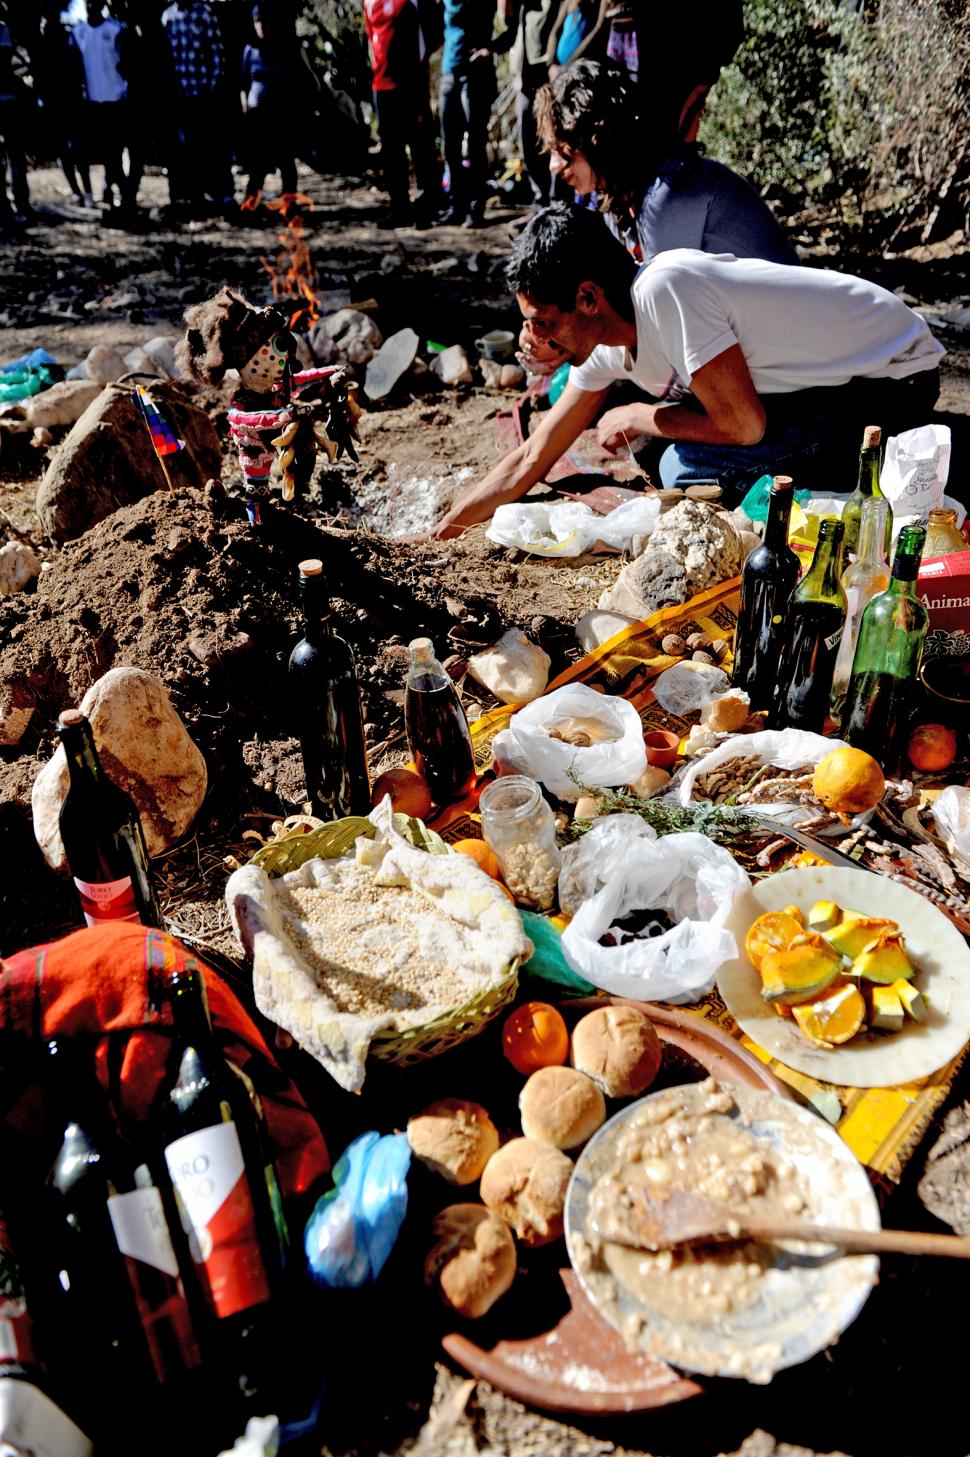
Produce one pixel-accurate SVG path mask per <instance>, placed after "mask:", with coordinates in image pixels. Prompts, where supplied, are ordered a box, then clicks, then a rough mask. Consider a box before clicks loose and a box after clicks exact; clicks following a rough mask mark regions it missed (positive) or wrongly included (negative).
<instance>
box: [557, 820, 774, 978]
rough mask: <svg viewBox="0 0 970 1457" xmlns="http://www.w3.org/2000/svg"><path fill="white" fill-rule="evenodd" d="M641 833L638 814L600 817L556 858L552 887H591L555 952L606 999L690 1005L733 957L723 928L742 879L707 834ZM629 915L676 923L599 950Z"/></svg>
mask: <svg viewBox="0 0 970 1457" xmlns="http://www.w3.org/2000/svg"><path fill="white" fill-rule="evenodd" d="M648 828H649V827H648V826H644V824H643V821H642V820H640V818H639V817H638V816H637V815H608V816H607V817H606V818H605V819H601V820H597V821H596V823H595V824H594V825H593V826H592V828H591V829H590V830H589V831H588V832H587V833H586V834H585V835H584V836H583V838H582V840H580V841H579V843H578V844H577V845H574V846H571V847H570V848H569V849H568V850H566V851H565V852H564V854H563V869H562V875H561V877H560V885H562V881H563V878H565V879H566V882H567V888H568V886H569V885H570V884H571V885H573V886H574V887H575V886H579V885H581V884H582V883H583V881H584V879H585V880H587V881H589V882H590V883H591V885H593V886H598V887H599V888H598V889H597V890H596V891H595V894H593V895H592V896H591V897H590V898H589V899H588V900H584V901H583V902H582V904H581V905H580V906H579V908H578V910H577V911H576V914H575V915H574V917H573V919H572V921H571V922H570V923H569V925H568V926H567V927H566V930H565V931H564V932H563V937H562V950H563V955H564V956H565V958H566V960H567V961H568V963H569V965H570V966H571V967H572V968H573V970H574V971H578V972H579V973H580V974H581V975H582V976H584V977H586V979H587V980H588V981H591V982H593V984H594V985H595V986H598V987H600V988H601V989H602V990H603V991H605V992H612V993H613V994H614V996H622V997H633V998H635V999H636V1000H637V1001H667V1002H693V1001H697V1000H698V998H700V997H702V996H703V995H704V994H705V992H708V991H709V990H710V988H711V987H712V986H713V984H714V977H715V975H716V973H717V970H718V968H719V967H720V966H721V965H722V963H723V962H725V961H730V960H733V958H734V957H736V956H737V954H738V946H737V942H736V941H735V939H734V935H733V934H732V932H730V931H726V930H725V929H724V923H725V921H726V920H727V918H728V916H729V915H730V913H731V909H732V907H733V905H734V903H735V901H736V900H737V898H738V896H740V895H743V894H744V892H745V891H746V890H748V889H749V887H750V881H749V880H748V877H747V876H746V875H745V873H744V871H743V870H742V869H741V867H740V865H738V864H737V862H736V861H735V860H734V859H732V857H731V856H730V855H729V854H728V852H727V850H725V849H723V847H722V846H720V845H715V844H714V842H713V841H712V840H709V839H708V838H707V836H706V835H696V834H678V835H664V836H663V837H662V838H661V839H657V838H651V836H650V835H648V834H644V833H643V832H644V829H648ZM567 893H568V892H567ZM634 910H661V911H666V913H667V915H669V916H670V918H671V920H672V921H673V922H674V926H673V928H672V930H670V931H667V932H665V933H664V935H662V936H656V937H652V938H650V939H649V940H642V941H628V942H627V943H626V945H625V946H601V945H600V944H599V940H600V937H601V936H603V935H604V934H605V933H606V932H607V931H609V929H610V927H611V926H613V925H614V923H615V922H616V921H617V920H619V919H621V918H622V917H623V916H626V915H628V914H629V913H630V912H631V911H634Z"/></svg>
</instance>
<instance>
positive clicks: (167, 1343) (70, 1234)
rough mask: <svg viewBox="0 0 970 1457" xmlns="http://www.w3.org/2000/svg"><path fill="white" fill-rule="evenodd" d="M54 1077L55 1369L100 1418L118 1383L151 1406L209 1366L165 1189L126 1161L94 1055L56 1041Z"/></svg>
mask: <svg viewBox="0 0 970 1457" xmlns="http://www.w3.org/2000/svg"><path fill="white" fill-rule="evenodd" d="M45 1071H46V1074H47V1076H46V1080H45V1081H46V1084H47V1086H48V1087H49V1089H50V1091H51V1092H52V1094H53V1102H54V1105H55V1108H56V1110H57V1122H58V1123H59V1125H60V1127H61V1128H62V1130H63V1132H62V1136H61V1146H60V1149H59V1150H58V1153H57V1157H56V1158H55V1160H54V1165H53V1168H52V1169H51V1172H50V1175H49V1177H48V1184H47V1187H48V1199H47V1205H48V1208H47V1216H48V1225H49V1252H48V1259H49V1261H50V1264H51V1268H52V1275H53V1279H52V1281H51V1283H52V1285H53V1286H54V1287H55V1292H56V1301H55V1302H54V1307H53V1308H54V1309H55V1310H56V1312H57V1320H56V1321H52V1322H50V1324H51V1325H52V1326H56V1344H57V1347H58V1348H59V1354H60V1360H59V1362H58V1366H59V1369H71V1370H72V1373H73V1374H72V1384H73V1386H74V1388H75V1389H76V1390H83V1389H85V1388H88V1387H89V1388H90V1393H91V1400H92V1403H93V1406H94V1411H95V1413H97V1411H98V1409H99V1408H98V1403H97V1401H96V1400H95V1398H96V1396H97V1393H99V1392H100V1393H101V1394H102V1397H103V1393H104V1392H105V1391H106V1390H110V1389H113V1388H114V1387H115V1386H116V1385H119V1386H121V1385H123V1388H124V1392H125V1397H126V1399H128V1400H131V1401H135V1400H141V1399H145V1400H146V1401H151V1400H152V1399H153V1393H154V1392H156V1391H157V1389H158V1388H159V1387H160V1386H162V1385H166V1384H168V1383H172V1382H177V1381H181V1379H182V1378H183V1377H184V1376H185V1374H186V1373H187V1372H188V1371H191V1370H192V1369H193V1368H194V1367H196V1366H198V1364H199V1360H200V1356H199V1349H198V1345H197V1343H196V1340H195V1336H194V1334H193V1330H192V1323H191V1319H190V1316H189V1311H188V1306H187V1304H186V1300H185V1295H184V1292H183V1288H182V1283H181V1280H180V1277H179V1270H178V1265H177V1262H176V1259H175V1254H174V1251H173V1248H172V1241H171V1238H170V1236H169V1231H168V1225H167V1222H166V1220H165V1215H164V1212H163V1209H162V1201H161V1198H160V1196H159V1191H158V1189H157V1188H156V1186H155V1184H154V1183H153V1181H152V1180H151V1177H150V1175H149V1174H148V1171H147V1169H146V1168H145V1167H144V1166H143V1165H142V1166H139V1167H137V1168H136V1167H133V1164H132V1161H131V1160H129V1158H128V1156H127V1151H126V1150H125V1149H124V1147H123V1146H122V1144H121V1142H120V1140H119V1138H118V1135H117V1132H116V1130H115V1127H114V1122H113V1119H112V1116H111V1112H110V1109H109V1106H108V1102H107V1099H106V1097H105V1095H104V1093H103V1092H102V1089H101V1087H100V1084H99V1083H98V1081H97V1079H96V1077H95V1075H94V1072H93V1069H92V1067H91V1065H90V1063H89V1061H88V1059H87V1057H86V1055H85V1053H84V1052H83V1051H82V1050H81V1049H80V1048H79V1047H77V1046H76V1045H74V1044H72V1043H71V1041H70V1040H69V1039H66V1038H56V1039H53V1040H52V1041H50V1042H49V1043H48V1044H47V1066H46V1069H45ZM95 1435H98V1433H97V1432H96V1433H95Z"/></svg>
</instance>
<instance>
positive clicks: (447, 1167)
mask: <svg viewBox="0 0 970 1457" xmlns="http://www.w3.org/2000/svg"><path fill="white" fill-rule="evenodd" d="M408 1143H409V1144H410V1145H411V1151H412V1153H413V1154H414V1155H415V1157H416V1158H419V1159H420V1160H421V1162H422V1163H423V1164H427V1165H428V1168H429V1169H434V1170H435V1172H436V1173H438V1174H443V1175H444V1177H445V1178H446V1179H447V1180H448V1182H449V1184H473V1183H474V1182H475V1180H476V1179H478V1178H480V1177H481V1173H482V1169H483V1168H484V1167H485V1165H486V1164H487V1163H488V1161H489V1159H490V1158H491V1157H492V1154H493V1153H494V1152H495V1150H496V1149H497V1148H498V1132H497V1130H496V1127H495V1124H494V1123H493V1122H492V1120H491V1118H489V1116H488V1114H487V1113H486V1111H485V1109H484V1108H483V1107H482V1106H481V1104H480V1103H468V1102H466V1101H465V1100H464V1099H462V1098H440V1099H439V1100H438V1101H437V1102H436V1103H432V1104H430V1106H429V1107H427V1108H425V1110H424V1112H423V1113H419V1114H418V1115H417V1117H416V1118H412V1119H411V1120H410V1121H409V1123H408Z"/></svg>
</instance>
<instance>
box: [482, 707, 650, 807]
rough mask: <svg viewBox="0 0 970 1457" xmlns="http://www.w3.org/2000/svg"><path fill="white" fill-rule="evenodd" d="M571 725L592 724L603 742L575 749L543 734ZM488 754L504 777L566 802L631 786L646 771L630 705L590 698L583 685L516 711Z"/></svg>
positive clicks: (644, 754)
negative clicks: (526, 780) (524, 778)
mask: <svg viewBox="0 0 970 1457" xmlns="http://www.w3.org/2000/svg"><path fill="white" fill-rule="evenodd" d="M570 719H576V720H580V721H582V722H587V721H589V722H592V723H595V724H596V725H598V726H599V727H601V729H602V731H603V732H604V735H605V736H604V737H603V738H602V739H601V740H600V741H599V742H594V743H592V744H590V745H589V747H588V748H579V747H577V746H576V745H574V744H567V743H564V742H562V741H561V740H559V739H552V738H550V737H549V735H548V733H546V732H545V729H546V728H552V727H554V726H556V725H558V724H562V723H565V722H567V721H568V720H570ZM492 751H493V753H494V755H495V760H496V762H497V763H498V764H499V765H500V766H501V768H502V770H503V771H504V772H506V773H516V774H528V775H529V776H530V778H532V779H538V780H539V782H540V784H543V785H544V786H545V787H546V789H548V790H549V792H550V794H554V795H556V797H557V798H558V799H565V800H570V801H572V800H576V799H578V798H579V796H580V793H581V791H582V789H583V788H586V789H607V788H611V787H613V786H615V785H618V784H632V783H633V781H634V780H635V779H639V777H640V775H641V774H642V773H643V771H644V769H645V768H646V767H647V751H646V748H645V747H644V743H643V724H642V723H641V722H640V715H639V714H638V713H637V711H636V709H635V708H634V706H633V704H632V703H628V702H627V700H626V699H625V698H610V697H607V696H606V695H605V694H603V693H594V691H593V689H592V688H587V687H586V685H585V684H584V683H567V684H565V686H564V687H562V688H557V689H556V690H555V691H554V692H552V693H547V694H546V696H545V697H544V698H537V699H536V700H535V702H534V703H529V704H527V705H526V707H525V708H520V709H519V711H518V713H517V714H516V715H515V716H514V718H513V719H512V721H511V723H510V724H509V726H508V728H507V729H503V730H502V731H501V733H498V734H496V735H495V739H494V741H493V744H492Z"/></svg>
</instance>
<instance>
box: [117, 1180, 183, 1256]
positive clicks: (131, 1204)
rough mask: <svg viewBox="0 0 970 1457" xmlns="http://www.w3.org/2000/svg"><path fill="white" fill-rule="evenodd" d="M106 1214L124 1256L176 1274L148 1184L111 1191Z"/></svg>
mask: <svg viewBox="0 0 970 1457" xmlns="http://www.w3.org/2000/svg"><path fill="white" fill-rule="evenodd" d="M108 1213H109V1214H110V1215H111V1223H112V1226H113V1227H114V1232H115V1239H116V1240H117V1241H118V1248H119V1250H120V1251H121V1253H122V1254H123V1255H128V1256H129V1258H130V1259H132V1260H140V1261H141V1263H142V1264H143V1265H151V1267H152V1269H153V1270H161V1271H163V1273H164V1274H166V1275H172V1276H176V1275H178V1272H179V1267H178V1261H177V1260H176V1258H175V1251H174V1250H173V1248H172V1239H171V1236H170V1234H169V1232H168V1224H167V1223H166V1220H165V1211H164V1210H163V1209H162V1196H161V1195H160V1194H159V1192H158V1190H157V1189H155V1188H152V1187H150V1186H149V1187H146V1188H143V1189H132V1191H131V1192H130V1193H129V1194H114V1195H113V1196H112V1197H111V1198H110V1199H109V1200H108Z"/></svg>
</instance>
